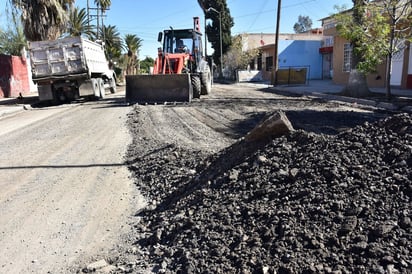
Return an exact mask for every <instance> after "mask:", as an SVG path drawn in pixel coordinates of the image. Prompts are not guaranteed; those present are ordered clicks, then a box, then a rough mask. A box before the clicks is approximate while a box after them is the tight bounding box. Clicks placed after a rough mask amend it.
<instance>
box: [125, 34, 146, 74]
mask: <svg viewBox="0 0 412 274" xmlns="http://www.w3.org/2000/svg"><path fill="white" fill-rule="evenodd" d="M142 41H143V40H142V39H141V38H139V37H137V35H135V34H126V35H125V38H124V43H125V48H126V50H127V63H126V74H136V69H137V68H138V57H139V51H140V48H141V46H142Z"/></svg>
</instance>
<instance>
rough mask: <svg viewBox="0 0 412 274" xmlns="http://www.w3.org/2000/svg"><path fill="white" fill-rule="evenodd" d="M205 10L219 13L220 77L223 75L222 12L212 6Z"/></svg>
mask: <svg viewBox="0 0 412 274" xmlns="http://www.w3.org/2000/svg"><path fill="white" fill-rule="evenodd" d="M207 11H214V12H216V13H217V14H219V36H220V39H219V40H220V77H223V43H222V13H221V12H220V11H217V10H216V9H214V8H208V9H207Z"/></svg>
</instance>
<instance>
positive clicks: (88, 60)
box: [29, 37, 116, 103]
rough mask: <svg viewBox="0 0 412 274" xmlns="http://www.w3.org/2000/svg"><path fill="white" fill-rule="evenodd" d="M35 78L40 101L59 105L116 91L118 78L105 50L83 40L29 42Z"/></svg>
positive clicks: (67, 38)
mask: <svg viewBox="0 0 412 274" xmlns="http://www.w3.org/2000/svg"><path fill="white" fill-rule="evenodd" d="M29 52H30V59H31V66H32V74H33V75H32V78H33V81H34V82H35V83H37V85H38V91H39V100H40V101H52V102H54V103H60V102H63V101H71V100H74V99H78V98H80V97H93V98H104V97H105V94H106V93H105V89H109V90H110V92H111V93H115V92H116V75H115V73H114V71H113V70H111V69H110V68H109V63H108V61H107V60H106V57H105V54H104V47H103V46H102V45H101V44H99V43H96V42H92V41H90V40H87V39H85V38H82V37H66V38H62V39H57V40H51V41H33V42H29Z"/></svg>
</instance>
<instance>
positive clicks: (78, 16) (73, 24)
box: [67, 7, 96, 39]
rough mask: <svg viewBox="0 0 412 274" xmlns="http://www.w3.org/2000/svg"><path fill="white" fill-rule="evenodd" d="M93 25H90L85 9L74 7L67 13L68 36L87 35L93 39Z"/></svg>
mask: <svg viewBox="0 0 412 274" xmlns="http://www.w3.org/2000/svg"><path fill="white" fill-rule="evenodd" d="M93 28H94V27H93V26H92V25H90V21H89V17H88V16H87V12H86V9H84V8H83V9H79V8H78V7H75V8H74V9H72V10H71V12H70V15H69V22H68V27H67V34H68V35H70V36H83V35H84V36H87V37H88V38H89V39H93V37H95V36H96V34H95V32H94V31H93Z"/></svg>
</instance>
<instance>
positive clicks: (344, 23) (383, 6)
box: [335, 0, 411, 97]
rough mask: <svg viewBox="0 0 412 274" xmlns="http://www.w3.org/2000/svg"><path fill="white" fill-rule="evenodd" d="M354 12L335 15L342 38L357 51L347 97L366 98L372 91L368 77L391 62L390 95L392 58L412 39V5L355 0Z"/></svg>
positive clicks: (402, 0)
mask: <svg viewBox="0 0 412 274" xmlns="http://www.w3.org/2000/svg"><path fill="white" fill-rule="evenodd" d="M353 3H354V7H353V9H352V10H351V13H350V12H342V11H341V12H340V13H338V14H337V15H335V18H336V20H337V22H338V25H337V30H338V32H339V34H340V35H341V36H342V37H344V38H345V39H347V40H348V41H350V42H351V44H352V47H353V56H352V69H351V71H350V75H349V81H348V84H347V86H346V88H345V90H344V93H345V94H346V95H349V96H354V97H364V96H367V95H369V93H370V91H369V88H368V85H367V81H366V74H367V73H370V72H375V71H376V68H377V65H379V64H382V63H383V62H384V61H386V62H387V66H386V67H387V72H386V85H385V86H386V89H387V96H388V97H390V96H391V92H390V73H391V64H392V55H393V54H394V53H396V52H398V51H399V50H401V47H402V46H404V45H405V41H406V39H410V36H411V2H410V1H406V0H381V1H373V2H369V1H364V0H353Z"/></svg>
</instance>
